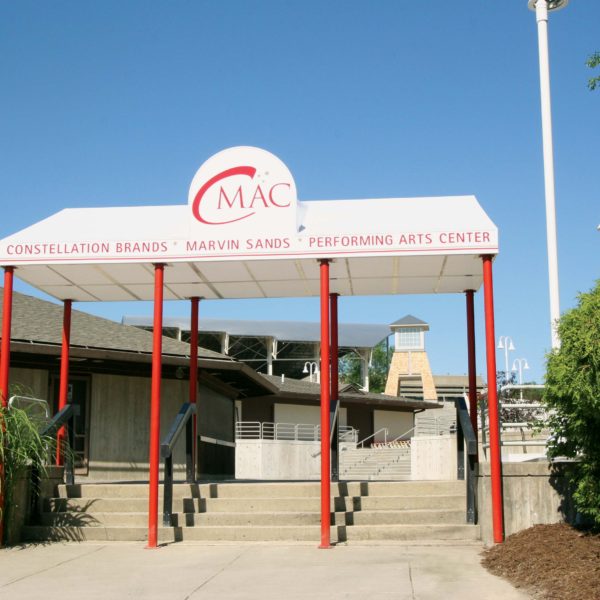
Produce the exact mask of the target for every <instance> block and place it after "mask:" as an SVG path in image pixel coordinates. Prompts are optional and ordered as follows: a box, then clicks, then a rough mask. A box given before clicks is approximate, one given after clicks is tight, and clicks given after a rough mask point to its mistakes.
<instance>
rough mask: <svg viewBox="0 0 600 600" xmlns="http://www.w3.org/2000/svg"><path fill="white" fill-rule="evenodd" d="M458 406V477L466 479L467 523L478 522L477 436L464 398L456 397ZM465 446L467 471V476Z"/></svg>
mask: <svg viewBox="0 0 600 600" xmlns="http://www.w3.org/2000/svg"><path fill="white" fill-rule="evenodd" d="M454 404H455V406H456V459H457V460H456V465H457V478H458V479H463V480H464V479H466V487H467V507H466V508H467V523H473V524H477V479H476V475H477V473H476V470H477V436H476V434H475V431H474V430H473V424H472V422H471V417H470V415H469V411H468V409H467V403H466V401H465V399H464V398H454ZM465 448H466V451H467V460H466V464H467V472H466V477H465Z"/></svg>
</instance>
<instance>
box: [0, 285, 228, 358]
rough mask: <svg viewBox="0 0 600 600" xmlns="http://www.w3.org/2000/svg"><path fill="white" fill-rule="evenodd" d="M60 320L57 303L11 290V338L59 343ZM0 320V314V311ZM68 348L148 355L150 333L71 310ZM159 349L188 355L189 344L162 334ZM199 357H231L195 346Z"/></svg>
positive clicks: (60, 310)
mask: <svg viewBox="0 0 600 600" xmlns="http://www.w3.org/2000/svg"><path fill="white" fill-rule="evenodd" d="M3 297H4V289H3V288H0V301H1V300H2V299H3ZM1 312H2V311H0V313H1ZM62 321H63V307H62V306H61V305H58V304H54V303H53V302H48V301H46V300H41V299H39V298H34V297H33V296H27V295H25V294H20V293H18V292H14V293H13V304H12V323H11V336H10V337H11V340H13V341H15V342H27V343H33V344H45V345H56V346H60V345H61V343H62ZM1 322H2V314H0V323H1ZM71 347H72V348H93V349H100V350H112V351H120V352H135V353H143V354H150V353H152V333H151V332H149V331H144V330H142V329H138V328H137V327H132V326H129V325H121V324H120V323H115V322H114V321H110V320H109V319H104V318H102V317H96V316H94V315H90V314H88V313H85V312H81V311H78V310H73V312H72V317H71ZM162 351H163V354H164V355H170V356H180V357H184V356H189V354H190V346H189V344H187V343H186V342H180V341H178V340H174V339H172V338H168V337H163V338H162ZM199 356H200V357H201V358H207V359H219V360H225V361H231V360H232V359H231V358H230V357H228V356H225V355H223V354H219V353H218V352H213V351H211V350H206V349H204V348H200V349H199Z"/></svg>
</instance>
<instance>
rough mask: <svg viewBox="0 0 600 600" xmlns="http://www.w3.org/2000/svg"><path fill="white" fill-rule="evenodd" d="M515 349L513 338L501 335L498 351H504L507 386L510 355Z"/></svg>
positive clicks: (506, 382)
mask: <svg viewBox="0 0 600 600" xmlns="http://www.w3.org/2000/svg"><path fill="white" fill-rule="evenodd" d="M514 349H515V345H514V344H513V341H512V338H511V337H508V336H507V335H501V336H500V337H499V338H498V350H504V379H505V380H506V381H505V384H508V380H509V377H508V353H509V352H512V351H513V350H514Z"/></svg>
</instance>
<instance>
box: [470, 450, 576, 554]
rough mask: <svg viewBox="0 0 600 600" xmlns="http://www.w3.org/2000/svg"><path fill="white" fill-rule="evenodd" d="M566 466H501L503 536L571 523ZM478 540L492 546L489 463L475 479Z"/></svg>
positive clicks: (480, 465)
mask: <svg viewBox="0 0 600 600" xmlns="http://www.w3.org/2000/svg"><path fill="white" fill-rule="evenodd" d="M565 468H568V464H567V465H555V466H554V470H553V469H552V467H551V465H550V464H549V463H548V462H547V461H540V462H525V463H503V464H502V491H503V495H504V533H505V535H506V536H509V535H512V534H513V533H517V532H518V531H521V530H523V529H527V528H529V527H532V526H533V525H536V524H538V523H559V522H562V521H568V522H573V521H574V519H575V511H574V509H573V502H572V497H571V495H570V493H569V491H568V485H567V482H566V478H565V476H564V469H565ZM477 483H478V485H477V495H478V511H479V523H480V525H481V539H482V540H483V542H484V543H486V544H490V545H491V544H493V541H494V538H493V530H492V493H491V481H490V465H489V463H480V464H479V477H478V479H477Z"/></svg>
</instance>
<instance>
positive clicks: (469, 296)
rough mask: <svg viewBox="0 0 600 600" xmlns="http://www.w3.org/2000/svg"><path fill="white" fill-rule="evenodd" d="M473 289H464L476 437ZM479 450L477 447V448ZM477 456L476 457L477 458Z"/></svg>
mask: <svg viewBox="0 0 600 600" xmlns="http://www.w3.org/2000/svg"><path fill="white" fill-rule="evenodd" d="M474 293H475V292H474V291H473V290H466V291H465V297H466V300H467V357H468V369H469V415H470V417H471V425H472V426H473V431H474V433H475V439H477V437H478V436H477V366H476V362H475V303H474V301H473V295H474ZM478 450H479V449H478ZM478 458H479V457H476V460H478Z"/></svg>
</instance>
